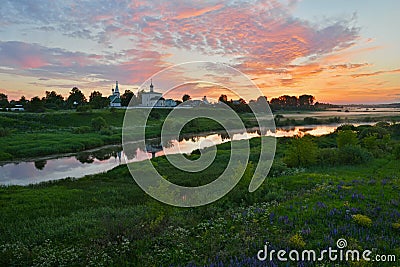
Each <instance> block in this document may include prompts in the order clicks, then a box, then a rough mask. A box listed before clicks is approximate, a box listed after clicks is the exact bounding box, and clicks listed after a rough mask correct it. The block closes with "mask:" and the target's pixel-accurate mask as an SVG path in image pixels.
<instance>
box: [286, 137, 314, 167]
mask: <svg viewBox="0 0 400 267" xmlns="http://www.w3.org/2000/svg"><path fill="white" fill-rule="evenodd" d="M317 156H318V147H317V145H316V144H315V143H314V142H313V141H312V140H311V138H310V137H309V136H304V137H303V138H299V137H295V138H293V139H292V141H291V142H290V144H289V147H288V148H287V152H286V156H285V158H284V162H285V163H286V164H287V165H288V166H289V167H307V166H311V165H314V164H315V163H316V162H317Z"/></svg>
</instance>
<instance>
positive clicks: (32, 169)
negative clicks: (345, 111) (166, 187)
mask: <svg viewBox="0 0 400 267" xmlns="http://www.w3.org/2000/svg"><path fill="white" fill-rule="evenodd" d="M338 126H339V125H338V124H336V125H310V126H297V127H286V128H280V129H277V130H276V134H275V136H277V137H291V136H294V135H304V134H311V135H316V136H319V135H324V134H328V133H332V132H333V131H335V129H336V128H337V127H338ZM267 135H273V134H272V133H271V132H269V133H267ZM259 136H260V135H259V133H257V131H256V130H254V131H248V132H239V133H237V134H235V135H234V136H233V140H243V139H250V138H253V137H259ZM229 141H231V139H229V138H227V136H224V135H221V134H218V133H212V134H207V135H204V136H199V135H196V136H189V137H186V138H184V139H182V140H170V141H169V142H168V145H164V146H163V147H162V150H160V148H159V147H154V155H155V156H156V157H158V156H162V155H165V154H177V153H191V152H192V151H193V150H196V149H202V148H205V147H209V146H212V145H214V144H221V143H225V142H229ZM155 144H156V145H157V140H155ZM148 150H149V149H147V150H146V148H141V147H138V148H137V150H136V155H135V158H133V159H131V160H129V162H134V161H141V160H145V159H149V158H151V157H152V154H151V153H148V152H147V151H148ZM125 163H126V162H125V155H124V152H123V151H122V148H121V146H110V147H107V148H102V149H99V150H95V151H90V152H81V153H77V154H76V155H73V156H66V157H60V158H53V159H42V160H37V161H29V162H19V163H9V164H5V165H3V166H0V184H3V185H27V184H34V183H39V182H43V181H49V180H58V179H63V178H66V177H75V178H80V177H83V176H85V175H89V174H96V173H101V172H105V171H108V170H111V169H112V168H114V167H116V166H118V165H120V164H125Z"/></svg>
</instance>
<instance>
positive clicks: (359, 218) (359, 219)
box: [353, 214, 372, 227]
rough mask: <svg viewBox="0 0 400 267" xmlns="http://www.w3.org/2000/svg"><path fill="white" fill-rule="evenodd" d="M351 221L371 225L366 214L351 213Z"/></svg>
mask: <svg viewBox="0 0 400 267" xmlns="http://www.w3.org/2000/svg"><path fill="white" fill-rule="evenodd" d="M353 221H354V222H356V223H357V224H358V225H360V226H363V227H371V225H372V220H371V219H370V218H369V217H368V216H365V215H362V214H356V215H353Z"/></svg>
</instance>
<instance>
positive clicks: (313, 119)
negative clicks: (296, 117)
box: [304, 117, 318, 124]
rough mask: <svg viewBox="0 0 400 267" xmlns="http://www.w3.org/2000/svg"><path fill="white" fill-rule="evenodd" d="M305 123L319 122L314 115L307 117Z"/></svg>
mask: <svg viewBox="0 0 400 267" xmlns="http://www.w3.org/2000/svg"><path fill="white" fill-rule="evenodd" d="M304 124H318V119H317V118H313V117H305V118H304Z"/></svg>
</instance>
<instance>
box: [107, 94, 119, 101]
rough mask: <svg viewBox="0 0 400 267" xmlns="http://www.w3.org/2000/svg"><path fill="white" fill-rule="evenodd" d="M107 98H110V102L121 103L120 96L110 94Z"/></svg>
mask: <svg viewBox="0 0 400 267" xmlns="http://www.w3.org/2000/svg"><path fill="white" fill-rule="evenodd" d="M108 99H110V102H111V103H121V98H119V97H118V96H116V95H110V96H109V97H108Z"/></svg>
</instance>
